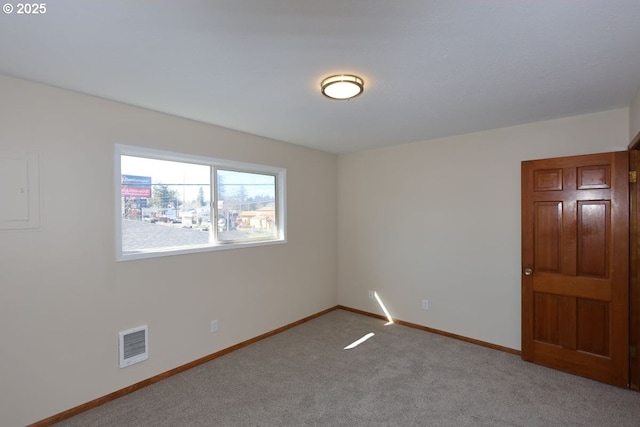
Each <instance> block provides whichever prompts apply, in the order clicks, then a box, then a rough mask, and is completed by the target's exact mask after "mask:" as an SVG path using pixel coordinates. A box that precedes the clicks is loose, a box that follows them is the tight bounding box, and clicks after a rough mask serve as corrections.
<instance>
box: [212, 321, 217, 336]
mask: <svg viewBox="0 0 640 427" xmlns="http://www.w3.org/2000/svg"><path fill="white" fill-rule="evenodd" d="M211 332H212V333H213V332H218V321H217V320H212V321H211Z"/></svg>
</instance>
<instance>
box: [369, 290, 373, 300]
mask: <svg viewBox="0 0 640 427" xmlns="http://www.w3.org/2000/svg"><path fill="white" fill-rule="evenodd" d="M369 299H373V291H369Z"/></svg>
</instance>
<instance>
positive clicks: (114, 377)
mask: <svg viewBox="0 0 640 427" xmlns="http://www.w3.org/2000/svg"><path fill="white" fill-rule="evenodd" d="M0 125H1V126H0V150H14V151H15V150H17V151H32V152H37V153H38V154H39V159H40V171H39V172H40V180H41V228H40V229H39V230H36V231H2V232H0V263H1V265H0V338H1V339H2V345H1V346H0V362H1V363H0V425H2V426H19V425H25V424H29V423H32V422H35V421H38V420H41V419H43V418H46V417H49V416H51V415H54V414H57V413H59V412H62V411H64V410H67V409H70V408H72V407H75V406H77V405H79V404H82V403H85V402H87V401H90V400H92V399H94V398H97V397H101V396H104V395H106V394H108V393H111V392H113V391H115V390H119V389H121V388H124V387H126V386H128V385H130V384H133V383H136V382H138V381H141V380H143V379H146V378H149V377H152V376H154V375H157V374H159V373H162V372H166V371H168V370H170V369H172V368H175V367H177V366H180V365H182V364H185V363H188V362H191V361H193V360H195V359H198V358H200V357H203V356H205V355H208V354H211V353H214V352H216V351H218V350H220V349H223V348H227V347H229V346H231V345H233V344H236V343H238V342H241V341H244V340H246V339H249V338H253V337H255V336H257V335H259V334H262V333H264V332H267V331H271V330H273V329H276V328H278V327H280V326H283V325H285V324H288V323H290V322H294V321H296V320H299V319H301V318H303V317H305V316H308V315H311V314H314V313H317V312H319V311H321V310H324V309H326V308H329V307H332V306H334V305H335V304H337V255H336V248H337V235H336V230H337V208H336V200H337V156H335V155H332V154H327V153H323V152H320V151H315V150H311V149H307V148H302V147H299V146H294V145H291V144H285V143H282V142H277V141H273V140H268V139H265V138H260V137H256V136H252V135H247V134H243V133H240V132H234V131H230V130H225V129H222V128H217V127H214V126H209V125H205V124H202V123H198V122H193V121H189V120H184V119H180V118H176V117H172V116H169V115H164V114H160V113H156V112H152V111H148V110H144V109H140V108H135V107H131V106H127V105H123V104H118V103H114V102H109V101H105V100H102V99H97V98H93V97H88V96H84V95H80V94H75V93H71V92H68V91H63V90H59V89H54V88H50V87H46V86H41V85H37V84H33V83H27V82H24V81H21V80H16V79H12V78H8V77H2V76H0ZM114 143H125V144H131V145H141V146H147V147H153V148H158V149H164V150H171V151H180V152H184V153H189V154H196V155H203V156H210V157H217V158H225V159H230V160H238V161H246V162H253V163H260V164H265V165H273V166H279V167H285V168H287V181H288V195H287V201H288V219H289V222H288V243H287V244H283V245H275V246H266V247H255V248H246V249H237V250H231V251H217V252H209V253H200V254H191V255H182V256H173V257H163V258H156V259H148V260H138V261H128V262H120V263H116V262H115V257H114V252H115V250H114V218H113V212H114V200H113V199H114V197H113V192H114V189H113V174H114V172H113V144H114ZM1 204H2V201H0V206H1ZM213 319H217V320H218V321H219V326H220V330H219V332H217V333H216V334H211V333H210V332H209V322H210V321H211V320H213ZM141 324H148V325H149V338H150V343H149V347H150V357H149V360H147V361H145V362H143V363H140V364H137V365H134V366H132V367H129V368H126V369H119V368H118V350H117V333H118V331H120V330H124V329H127V328H131V327H135V326H138V325H141Z"/></svg>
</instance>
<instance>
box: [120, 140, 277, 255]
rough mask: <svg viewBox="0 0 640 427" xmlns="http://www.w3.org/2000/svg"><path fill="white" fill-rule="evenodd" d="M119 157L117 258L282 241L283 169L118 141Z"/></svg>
mask: <svg viewBox="0 0 640 427" xmlns="http://www.w3.org/2000/svg"><path fill="white" fill-rule="evenodd" d="M116 162H117V163H118V165H119V167H118V168H117V169H118V170H117V177H118V180H119V183H120V187H119V188H118V191H117V194H116V198H117V204H118V209H117V212H118V214H117V216H118V218H117V229H118V231H117V245H116V246H117V248H118V253H117V258H118V259H119V260H123V259H136V258H146V257H151V256H163V255H169V254H174V253H185V252H198V251H202V250H212V249H226V248H234V247H238V246H244V247H246V246H248V245H250V244H265V243H269V242H271V243H278V242H284V241H285V238H284V228H285V227H284V208H283V206H284V203H283V199H284V192H283V186H284V180H285V171H284V169H280V168H272V167H267V166H260V165H254V164H244V163H239V162H231V161H224V160H218V159H209V158H202V157H196V156H187V155H181V154H176V153H169V152H164V151H159V150H150V149H143V148H138V147H130V146H121V145H118V146H117V149H116ZM214 183H215V184H214Z"/></svg>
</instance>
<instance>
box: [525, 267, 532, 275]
mask: <svg viewBox="0 0 640 427" xmlns="http://www.w3.org/2000/svg"><path fill="white" fill-rule="evenodd" d="M532 274H533V268H531V267H527V268H525V269H524V275H525V276H531V275H532Z"/></svg>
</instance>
